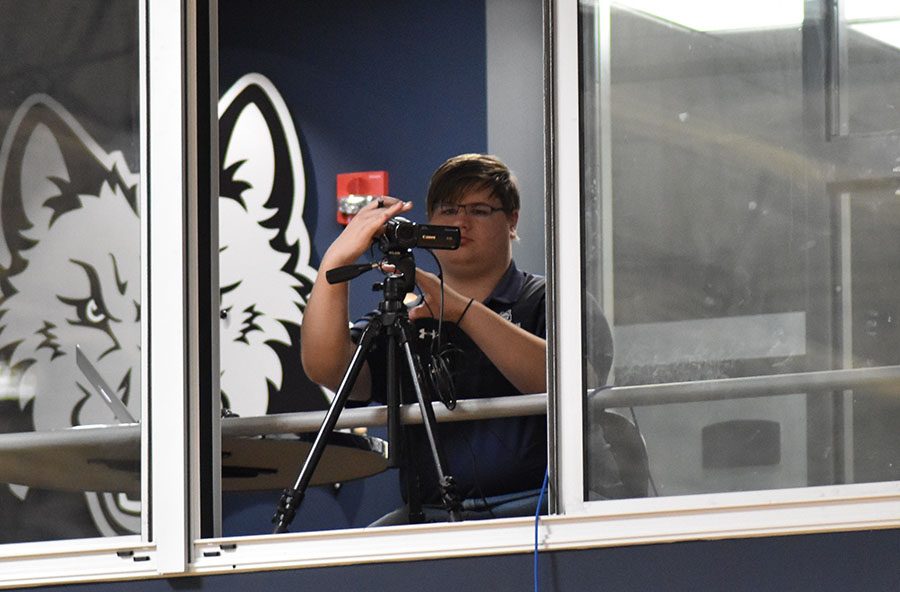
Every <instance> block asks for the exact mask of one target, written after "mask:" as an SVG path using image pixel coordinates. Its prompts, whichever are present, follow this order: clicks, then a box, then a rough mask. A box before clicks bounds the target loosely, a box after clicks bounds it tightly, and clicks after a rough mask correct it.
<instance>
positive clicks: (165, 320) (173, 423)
mask: <svg viewBox="0 0 900 592" xmlns="http://www.w3.org/2000/svg"><path fill="white" fill-rule="evenodd" d="M146 12H147V32H148V36H147V66H146V67H147V98H146V100H147V105H148V111H147V126H146V127H147V134H148V138H149V140H148V141H149V149H148V162H147V166H146V168H145V169H144V170H143V177H144V183H145V186H146V188H147V204H148V211H147V213H146V218H147V219H148V223H149V281H148V287H147V288H148V299H147V306H146V307H145V310H146V311H147V317H148V321H147V322H148V324H149V331H150V336H149V360H148V364H149V366H148V371H149V372H148V373H149V398H150V401H149V409H150V415H149V418H148V419H149V422H150V446H151V448H150V480H151V481H150V483H151V485H150V500H149V502H150V515H151V518H150V524H151V532H152V537H153V539H152V540H153V542H154V543H156V546H157V561H158V564H157V567H158V570H159V572H160V573H164V574H165V573H179V572H184V571H185V570H186V568H187V561H188V551H189V540H190V529H189V516H190V512H189V506H188V498H189V491H190V487H191V483H192V482H195V480H191V479H189V473H188V464H187V455H186V451H187V450H188V449H189V437H188V434H189V431H188V423H187V422H188V414H187V409H188V400H189V394H188V389H187V384H188V381H187V368H186V360H187V349H186V345H187V342H186V339H187V338H186V334H187V316H186V315H187V310H186V302H185V295H186V293H187V284H186V280H187V270H186V255H185V246H186V245H185V237H186V233H187V228H186V225H187V217H186V208H185V203H186V199H187V187H188V181H187V169H186V167H185V158H184V157H185V154H186V149H185V148H186V142H187V138H186V125H185V122H186V119H187V112H186V103H187V96H188V92H187V88H186V85H185V80H186V79H187V76H186V68H185V59H184V58H185V55H184V54H185V47H184V31H185V11H184V6H183V4H182V2H181V1H179V0H153V1H152V2H150V1H149V0H147V4H146Z"/></svg>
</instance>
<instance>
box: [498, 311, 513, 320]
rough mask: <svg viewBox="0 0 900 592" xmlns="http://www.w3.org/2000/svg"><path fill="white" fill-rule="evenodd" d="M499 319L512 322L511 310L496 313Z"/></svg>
mask: <svg viewBox="0 0 900 592" xmlns="http://www.w3.org/2000/svg"><path fill="white" fill-rule="evenodd" d="M498 314H499V315H500V318H501V319H506V320H507V321H510V322H511V321H512V310H511V309H510V310H504V311H503V312H501V313H498Z"/></svg>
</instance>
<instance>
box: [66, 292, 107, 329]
mask: <svg viewBox="0 0 900 592" xmlns="http://www.w3.org/2000/svg"><path fill="white" fill-rule="evenodd" d="M57 298H59V300H60V302H63V303H64V304H68V305H69V306H71V307H72V308H74V309H75V316H76V317H77V318H76V319H75V320H70V321H69V323H71V324H73V325H82V326H85V327H96V328H98V329H103V330H104V331H105V330H106V329H107V328H108V326H109V321H110V319H111V318H112V317H111V316H110V314H109V313H108V312H107V311H106V309H105V308H103V305H102V304H100V303H99V302H97V301H96V300H95V299H93V298H65V297H64V296H57Z"/></svg>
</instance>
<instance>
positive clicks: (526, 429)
mask: <svg viewBox="0 0 900 592" xmlns="http://www.w3.org/2000/svg"><path fill="white" fill-rule="evenodd" d="M484 305H485V306H487V307H488V308H490V309H491V310H493V311H494V312H496V313H497V314H499V315H500V316H502V317H503V318H505V319H507V320H508V321H510V322H512V323H514V324H516V325H519V326H520V327H522V328H523V329H524V330H526V331H528V332H529V333H532V334H534V335H537V336H539V337H541V338H546V336H547V322H546V295H545V281H544V278H543V277H540V276H536V275H533V274H530V273H526V272H522V271H519V270H518V269H517V268H516V266H515V264H514V263H513V264H511V265H510V266H509V269H507V271H506V273H505V274H504V275H503V277H502V278H501V279H500V281H499V282H498V283H497V286H496V287H495V288H494V291H493V292H492V293H491V295H490V296H489V297H488V299H487V300H486V301H485V302H484ZM377 314H378V313H377V311H375V312H371V313H369V314H368V315H366V316H365V317H363V318H362V319H360V320H358V321H357V322H356V323H355V324H354V325H353V328H352V329H351V335H352V337H353V339H354V341H355V340H357V339H358V338H359V336H360V335H361V333H362V331H363V329H364V328H365V326H366V325H367V324H368V322H369V319H371V318H372V317H373V316H375V315H377ZM414 326H415V328H416V333H417V339H416V340H417V341H418V342H419V343H418V344H417V345H416V346H414V349H415V350H417V351H419V352H421V353H423V354H424V353H427V352H430V351H432V345H433V344H432V342H433V339H434V338H435V335H436V333H437V321H436V320H434V319H420V320H418V321H416V322H415V324H414ZM440 341H441V343H440V346H439V347H440V348H444V349H446V348H448V347H452V348H453V350H454V353H453V354H451V355H449V356H448V358H449V359H450V360H451V363H450V366H451V368H450V369H451V374H452V376H453V381H454V385H455V392H456V398H457V399H475V398H487V397H507V396H514V395H520V394H522V393H521V392H519V391H518V390H517V389H516V388H515V387H514V386H513V385H512V384H511V383H510V382H509V381H508V380H507V379H506V377H504V376H503V374H502V373H501V372H500V371H499V370H498V369H497V367H496V366H494V364H493V363H492V362H491V361H490V360H489V359H488V358H487V356H485V354H484V353H483V352H482V351H481V350H480V349H478V347H477V346H476V345H475V343H474V342H473V341H472V340H471V339H470V338H469V336H468V335H466V333H465V331H463V330H462V329H460V328H459V327H457V326H456V325H455V324H454V323H448V322H444V324H443V328H442V335H441V340H440ZM386 344H387V338H386V337H385V336H382V337H380V338H379V339H378V340H377V342H376V345H375V347H374V348H373V349H372V351H371V352H370V353H369V355H368V357H367V361H368V363H369V369H370V371H371V374H372V399H374V400H375V401H378V402H381V403H384V402H385V397H386V369H385V366H386V354H385V347H386ZM398 360H400V366H401V368H400V374H401V376H402V377H403V380H402V381H401V393H402V397H403V401H404V402H412V401H415V391H414V390H413V386H412V382H411V380H410V378H409V376H408V372H407V370H406V363H405V361H404V360H405V357H404V356H402V355H399V356H398ZM407 431H408V441H409V442H410V444H411V445H410V446H409V448H410V449H411V450H410V451H409V455H408V457H409V458H410V459H411V460H412V462H413V463H414V466H415V469H416V471H417V473H418V475H419V476H420V491H421V494H422V501H423V502H424V503H440V492H439V489H438V485H437V476H436V472H435V470H434V464H433V461H432V457H431V451H430V448H429V447H428V440H427V439H426V436H425V430H424V428H423V427H421V426H409V427H408V428H407ZM437 437H438V441H439V443H440V445H441V447H442V448H443V454H444V458H445V460H446V466H445V467H444V471H445V473H447V474H449V475H452V476H453V478H454V479H455V480H456V483H457V485H458V491H459V494H460V496H461V497H462V498H481V497H487V496H492V495H500V494H505V493H514V492H519V491H527V490H531V489H537V488H539V487H540V486H541V483H542V481H543V477H544V471H545V469H546V466H547V419H546V417H545V416H543V415H536V416H529V417H510V418H494V419H481V420H475V421H464V422H447V423H440V424H438V426H437ZM407 477H408V471H405V470H401V478H402V479H403V480H405V479H406V478H407ZM405 495H406V492H405V488H404V496H405Z"/></svg>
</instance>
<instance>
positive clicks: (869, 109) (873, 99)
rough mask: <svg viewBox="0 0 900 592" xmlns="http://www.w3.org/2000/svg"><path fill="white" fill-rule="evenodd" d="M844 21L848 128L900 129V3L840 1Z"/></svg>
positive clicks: (854, 130) (870, 130)
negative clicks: (899, 91) (899, 93)
mask: <svg viewBox="0 0 900 592" xmlns="http://www.w3.org/2000/svg"><path fill="white" fill-rule="evenodd" d="M842 8H843V15H842V16H843V18H844V21H845V23H846V50H847V55H846V87H847V111H848V113H847V119H848V121H847V128H848V131H849V132H850V133H873V132H885V131H891V130H893V131H895V132H896V131H898V130H900V99H898V97H897V93H896V84H897V82H896V81H897V79H898V78H900V59H898V58H900V6H898V5H897V4H896V3H895V2H885V1H883V0H881V1H878V0H847V1H846V2H844V3H842Z"/></svg>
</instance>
